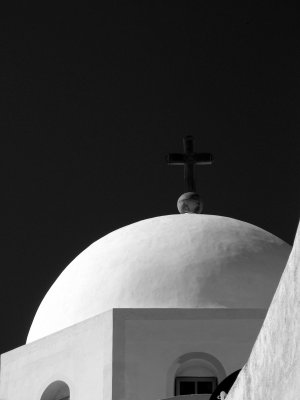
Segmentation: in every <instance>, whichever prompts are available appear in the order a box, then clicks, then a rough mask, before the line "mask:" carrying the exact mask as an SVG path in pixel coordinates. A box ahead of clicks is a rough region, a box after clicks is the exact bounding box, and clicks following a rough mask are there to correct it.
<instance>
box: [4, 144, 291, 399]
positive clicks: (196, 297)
mask: <svg viewBox="0 0 300 400" xmlns="http://www.w3.org/2000/svg"><path fill="white" fill-rule="evenodd" d="M192 145H193V141H192V138H191V137H187V138H185V139H184V146H185V148H184V150H185V151H184V154H171V155H170V156H169V158H168V162H169V164H183V165H184V170H185V183H186V191H185V194H184V195H183V196H181V197H180V199H179V201H178V209H179V214H177V215H166V216H158V217H155V218H150V219H146V220H142V221H138V222H136V223H133V224H131V225H128V226H125V227H121V228H120V229H117V230H116V231H114V232H111V233H110V234H108V235H106V236H104V237H102V238H100V239H99V240H98V241H96V242H95V243H93V244H91V245H90V246H89V247H88V248H87V249H86V250H85V251H83V252H82V253H81V254H80V255H79V256H78V257H77V258H75V260H74V261H73V262H71V263H70V264H69V265H68V266H67V267H66V269H65V270H64V271H63V272H62V273H61V275H60V276H59V277H58V278H57V280H56V281H55V283H54V284H53V285H52V286H51V288H50V289H49V291H48V292H47V293H46V295H45V297H44V299H43V300H42V302H41V304H40V306H39V308H38V310H37V313H36V315H35V318H34V320H33V322H32V325H31V329H30V331H29V333H28V338H27V343H26V344H25V345H24V346H21V347H19V348H16V349H14V350H11V351H9V352H7V353H5V354H2V355H1V377H0V399H1V400H29V399H30V400H67V399H71V400H82V399H84V400H158V399H159V400H166V399H171V398H174V399H178V400H180V399H185V400H189V399H191V400H209V399H210V397H211V395H212V393H213V392H214V391H215V390H216V388H217V387H218V385H219V384H220V383H221V382H222V381H223V380H224V379H225V378H226V377H228V376H230V375H231V374H233V373H235V372H236V371H238V370H240V369H242V368H243V367H244V365H245V364H246V362H247V360H248V358H249V356H250V353H251V351H252V348H253V346H254V343H255V341H256V339H257V336H258V334H259V332H260V329H261V327H262V325H263V322H264V319H265V317H266V314H267V311H268V308H269V306H270V303H271V301H272V298H273V295H274V293H275V291H276V288H277V286H278V283H279V281H280V278H281V275H282V273H283V270H284V268H285V265H286V263H287V260H288V257H289V254H290V252H291V246H289V245H288V244H287V243H285V242H284V241H282V240H281V239H279V238H278V237H276V236H274V235H273V234H271V233H269V232H267V231H265V230H263V229H261V228H259V227H257V226H254V225H252V224H250V223H247V222H243V221H239V220H236V219H232V218H228V217H226V216H216V215H205V214H202V213H201V211H202V203H201V201H200V199H199V196H198V195H197V194H196V188H195V180H194V167H195V165H196V164H209V163H211V162H212V158H211V157H210V155H207V154H204V155H202V154H197V153H195V152H194V149H193V147H192ZM220 398H221V397H220Z"/></svg>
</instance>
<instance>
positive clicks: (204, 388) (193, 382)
mask: <svg viewBox="0 0 300 400" xmlns="http://www.w3.org/2000/svg"><path fill="white" fill-rule="evenodd" d="M217 385H218V380H217V378H216V377H215V376H205V377H196V376H178V377H177V378H176V379H175V396H179V395H185V394H211V393H212V392H213V391H214V390H215V389H216V387H217Z"/></svg>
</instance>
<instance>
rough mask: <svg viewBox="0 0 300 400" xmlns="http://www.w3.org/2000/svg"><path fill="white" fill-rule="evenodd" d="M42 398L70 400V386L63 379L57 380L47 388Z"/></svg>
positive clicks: (43, 399) (42, 399) (45, 399)
mask: <svg viewBox="0 0 300 400" xmlns="http://www.w3.org/2000/svg"><path fill="white" fill-rule="evenodd" d="M41 400H70V388H69V386H68V385H67V384H66V383H65V382H63V381H55V382H52V383H50V385H49V386H48V387H47V388H46V389H45V391H44V392H43V394H42V397H41Z"/></svg>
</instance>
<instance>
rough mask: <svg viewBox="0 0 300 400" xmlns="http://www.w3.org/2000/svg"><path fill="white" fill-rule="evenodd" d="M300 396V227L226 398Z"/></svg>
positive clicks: (256, 399)
mask: <svg viewBox="0 0 300 400" xmlns="http://www.w3.org/2000/svg"><path fill="white" fill-rule="evenodd" d="M299 398H300V227H299V228H298V232H297V234H296V238H295V242H294V247H293V250H292V253H291V255H290V258H289V261H288V263H287V266H286V268H285V270H284V272H283V275H282V277H281V280H280V282H279V285H278V288H277V290H276V292H275V295H274V298H273V300H272V303H271V306H270V308H269V311H268V313H267V316H266V319H265V321H264V324H263V326H262V329H261V331H260V333H259V335H258V338H257V340H256V342H255V345H254V347H253V350H252V352H251V355H250V357H249V360H248V362H247V364H246V365H245V367H244V368H243V370H242V371H241V373H240V375H239V377H238V379H237V381H236V382H235V384H234V386H233V387H232V389H231V391H230V393H229V395H228V396H227V398H226V400H266V399H268V400H273V399H274V400H275V399H276V400H277V399H278V400H295V399H299Z"/></svg>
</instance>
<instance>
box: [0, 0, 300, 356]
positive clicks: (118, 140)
mask: <svg viewBox="0 0 300 400" xmlns="http://www.w3.org/2000/svg"><path fill="white" fill-rule="evenodd" d="M43 3H44V2H43ZM107 3H109V5H106V6H104V5H99V3H98V5H97V7H94V8H92V7H91V8H88V7H87V6H84V8H82V7H83V6H81V7H78V8H76V6H75V5H72V8H70V9H68V8H67V6H65V8H64V9H63V8H59V9H50V8H49V9H46V8H45V7H44V8H40V9H35V10H29V9H28V8H25V7H24V8H22V7H19V8H18V9H17V10H16V11H15V12H9V11H8V12H7V14H6V13H2V14H1V17H0V18H1V24H0V31H1V32H0V43H1V44H0V46H1V52H0V82H1V84H0V99H1V106H0V127H1V185H2V196H1V200H2V205H1V247H2V248H1V288H0V295H1V307H0V311H1V315H0V317H1V322H2V324H1V341H0V352H4V351H8V350H10V349H12V348H15V347H17V346H19V345H22V344H23V343H24V342H25V340H26V336H27V332H28V330H29V328H30V324H31V321H32V319H33V317H34V314H35V312H36V309H37V307H38V305H39V303H40V302H41V300H42V298H43V296H44V294H45V293H46V291H47V290H48V289H49V287H50V285H51V284H52V283H53V281H54V280H55V279H56V277H57V276H58V275H59V273H60V272H61V271H62V270H63V268H64V267H65V266H66V265H67V264H68V263H69V262H71V261H72V259H74V257H75V256H76V255H77V254H78V253H80V252H81V251H82V250H84V249H85V248H86V247H87V246H88V245H89V244H90V243H91V242H93V241H95V240H97V239H98V238H99V237H101V236H103V235H105V234H106V233H108V232H110V231H112V230H114V229H117V228H119V227H121V226H124V225H127V224H130V223H132V222H135V221H138V220H141V219H145V218H149V217H154V216H158V215H164V214H173V213H176V212H177V209H176V202H177V198H178V197H179V195H180V194H181V193H182V190H183V178H182V176H183V171H182V168H181V167H168V166H167V165H166V162H165V155H166V154H167V153H168V152H170V151H171V152H180V151H181V150H182V137H183V136H184V135H186V134H192V135H193V136H194V137H195V139H196V148H197V150H198V151H201V152H202V151H203V152H212V153H213V154H214V158H215V163H214V164H213V166H210V167H208V166H207V167H199V168H198V178H197V185H198V189H199V190H198V191H199V193H200V194H201V196H202V197H203V199H204V202H205V208H204V212H205V213H207V214H216V215H225V216H229V217H233V218H237V219H241V220H244V221H247V222H250V223H252V224H255V225H258V226H260V227H262V228H264V229H266V230H268V231H270V232H272V233H274V234H275V235H277V236H279V237H280V238H282V239H284V240H286V241H287V242H289V243H292V241H293V237H294V234H295V231H296V227H297V223H298V216H299V213H298V212H299V208H298V204H299V197H300V196H299V174H298V172H299V147H300V146H299V142H300V141H299V139H300V138H299V136H300V134H299V132H300V130H299V128H300V113H299V103H300V102H299V100H300V98H299V93H300V90H299V89H300V87H299V81H300V73H299V71H300V65H299V64H300V48H299V40H298V38H299V29H298V25H299V14H298V13H297V12H296V10H295V9H293V8H290V7H289V6H288V5H287V3H286V5H284V4H281V5H280V6H276V5H275V4H274V3H273V4H271V2H270V4H268V3H266V2H263V1H252V2H249V1H243V2H236V3H232V2H231V3H230V2H227V1H221V0H220V1H217V2H216V1H205V2H204V1H199V0H197V1H180V2H179V1H168V2H166V1H165V2H163V1H158V2H152V3H150V2H149V4H148V5H146V4H145V3H148V2H139V1H129V2H123V1H119V2H107ZM281 3H283V2H281ZM82 4H83V3H82ZM100 4H101V2H100ZM61 7H63V6H61Z"/></svg>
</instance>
